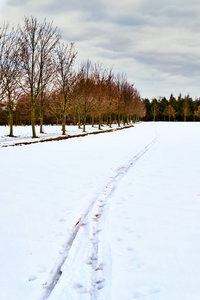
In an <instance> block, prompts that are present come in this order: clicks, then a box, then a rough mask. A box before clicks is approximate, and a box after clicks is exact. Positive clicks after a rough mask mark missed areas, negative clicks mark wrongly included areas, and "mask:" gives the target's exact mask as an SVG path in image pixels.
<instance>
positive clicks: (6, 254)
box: [0, 122, 200, 300]
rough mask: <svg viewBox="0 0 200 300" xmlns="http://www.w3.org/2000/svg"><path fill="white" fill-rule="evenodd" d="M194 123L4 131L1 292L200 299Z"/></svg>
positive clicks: (199, 146) (36, 296)
mask: <svg viewBox="0 0 200 300" xmlns="http://www.w3.org/2000/svg"><path fill="white" fill-rule="evenodd" d="M199 127H200V124H199V123H179V122H168V123H164V122H163V123H162V122H161V123H160V122H158V123H140V124H136V125H135V126H134V127H133V128H129V129H125V130H121V131H115V132H112V133H106V134H103V133H102V134H98V135H88V136H85V137H83V138H74V139H68V140H63V141H59V142H48V143H38V144H33V145H22V146H20V147H19V146H18V147H6V148H5V147H2V146H5V145H9V144H13V143H15V142H16V139H17V142H21V141H27V140H32V139H31V138H30V136H29V135H30V127H16V128H14V134H16V135H18V138H14V139H13V138H9V140H8V138H7V137H5V134H7V132H6V133H5V129H7V130H8V127H7V128H5V127H0V136H1V140H0V145H1V147H0V151H1V155H0V166H1V192H0V237H1V244H0V282H1V289H0V299H5V300H6V299H8V300H18V299H20V300H25V299H26V300H27V299H29V300H42V299H47V298H48V299H49V300H58V299H59V300H64V299H72V300H76V299H81V300H87V299H100V300H105V299H112V300H121V299H123V300H126V299H127V300H129V299H142V300H143V299H145V300H146V299H148V300H160V299H162V300H165V299H168V300H169V299H170V300H180V299H181V300H188V299H190V300H197V299H200V288H199V281H200V272H199V268H200V256H199V252H200V234H199V223H200V221H199V214H200V186H199V176H198V175H199V169H200V160H199V150H200V140H199V131H200V128H199ZM87 130H88V131H91V130H92V128H91V127H87ZM60 131H61V128H60V127H57V126H47V127H45V132H47V133H46V136H47V135H48V137H50V136H52V133H53V136H58V135H60ZM67 132H68V133H69V134H76V133H77V132H79V133H80V130H77V129H75V128H74V127H73V126H69V127H67Z"/></svg>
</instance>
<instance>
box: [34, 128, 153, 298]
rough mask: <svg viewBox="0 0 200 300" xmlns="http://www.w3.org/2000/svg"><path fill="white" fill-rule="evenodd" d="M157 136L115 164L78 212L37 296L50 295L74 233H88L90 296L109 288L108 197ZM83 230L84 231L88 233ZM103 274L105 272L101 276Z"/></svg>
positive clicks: (97, 295)
mask: <svg viewBox="0 0 200 300" xmlns="http://www.w3.org/2000/svg"><path fill="white" fill-rule="evenodd" d="M152 126H153V125H152ZM154 130H155V128H154ZM157 139H158V135H157V132H156V130H155V138H154V139H153V140H152V141H151V142H150V143H149V144H148V145H147V146H146V147H145V148H144V149H143V150H142V151H140V152H139V153H138V154H137V155H135V156H134V157H133V158H132V159H131V160H129V161H128V162H127V163H126V164H125V165H123V166H121V167H120V168H118V169H117V170H116V174H115V175H114V176H113V177H112V178H111V180H110V181H109V182H108V184H107V185H106V186H105V188H104V190H103V191H102V192H101V193H99V194H97V195H96V196H95V197H94V198H93V200H92V201H91V203H90V205H89V206H88V208H87V210H86V211H85V213H84V214H82V216H80V218H79V219H78V220H77V222H76V224H75V225H74V227H73V228H72V231H71V234H70V236H69V237H68V239H67V241H66V243H65V246H64V247H63V254H62V255H61V256H60V259H58V260H57V262H56V264H55V265H54V267H53V268H52V270H51V272H50V274H49V277H48V279H47V281H46V283H45V284H44V285H43V292H42V296H41V297H39V299H38V300H45V299H48V298H49V296H50V294H51V293H52V292H53V290H54V288H55V287H56V284H57V283H58V281H59V279H60V277H61V275H62V267H63V265H64V264H65V263H66V261H67V258H68V255H69V252H70V249H71V248H72V246H73V244H74V242H75V240H76V238H77V236H78V235H83V234H84V235H83V238H84V239H85V236H88V233H89V236H88V242H87V247H88V248H87V249H84V253H86V254H87V255H88V254H89V257H90V260H89V262H88V265H90V266H91V272H90V278H91V282H90V289H89V293H90V299H91V300H96V299H98V297H99V295H100V294H101V293H102V290H104V288H106V289H107V292H108V291H109V290H110V288H109V287H110V285H111V282H110V280H109V279H110V276H109V274H110V271H109V270H110V269H111V259H110V261H108V260H106V259H105V257H106V256H108V253H109V243H108V241H107V239H106V228H107V226H106V223H107V214H106V212H107V211H108V205H109V203H108V199H109V196H110V195H111V194H112V192H113V191H114V190H115V189H116V188H117V186H118V183H119V181H120V180H121V179H122V177H123V176H124V175H125V174H126V173H127V171H128V170H129V169H130V168H131V167H132V165H133V164H134V163H136V162H137V161H138V160H139V159H140V158H141V157H142V156H143V155H144V154H145V153H146V152H147V151H148V150H149V149H150V148H151V147H152V146H153V145H154V144H155V142H156V141H157ZM85 233H87V235H86V234H85ZM79 240H80V242H81V240H82V239H81V238H80V239H79ZM104 252H105V255H104ZM106 253H107V254H106ZM104 256H105V257H104ZM105 261H106V265H105ZM104 274H105V275H106V276H104ZM100 298H101V297H100ZM101 299H103V298H101Z"/></svg>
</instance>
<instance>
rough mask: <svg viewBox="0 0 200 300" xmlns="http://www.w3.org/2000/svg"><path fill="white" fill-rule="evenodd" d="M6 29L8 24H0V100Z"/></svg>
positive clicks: (2, 93) (6, 36) (0, 98)
mask: <svg viewBox="0 0 200 300" xmlns="http://www.w3.org/2000/svg"><path fill="white" fill-rule="evenodd" d="M8 28H9V24H8V23H2V24H0V64H1V68H0V100H2V99H3V95H4V89H3V86H2V80H3V65H4V53H5V48H6V44H7V39H8Z"/></svg>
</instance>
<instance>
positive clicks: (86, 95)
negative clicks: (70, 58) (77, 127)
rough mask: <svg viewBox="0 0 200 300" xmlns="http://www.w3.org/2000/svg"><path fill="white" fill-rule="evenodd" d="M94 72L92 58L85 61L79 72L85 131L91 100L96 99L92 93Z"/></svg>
mask: <svg viewBox="0 0 200 300" xmlns="http://www.w3.org/2000/svg"><path fill="white" fill-rule="evenodd" d="M93 74H94V66H93V65H92V63H91V61H90V60H87V61H86V62H83V63H82V65H81V69H80V72H79V84H80V88H81V90H82V114H83V132H85V125H86V119H87V115H88V113H89V111H90V109H91V102H92V100H93V99H94V97H93V95H92V87H93V82H92V76H93Z"/></svg>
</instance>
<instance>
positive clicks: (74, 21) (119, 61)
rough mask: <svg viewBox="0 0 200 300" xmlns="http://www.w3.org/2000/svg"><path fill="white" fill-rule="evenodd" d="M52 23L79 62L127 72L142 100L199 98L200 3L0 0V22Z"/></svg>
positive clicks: (192, 0)
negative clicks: (29, 18) (33, 19)
mask: <svg viewBox="0 0 200 300" xmlns="http://www.w3.org/2000/svg"><path fill="white" fill-rule="evenodd" d="M30 15H34V16H35V17H37V18H38V19H39V20H41V21H42V20H43V19H44V18H46V19H47V21H53V22H54V23H53V24H54V25H55V26H57V27H58V28H59V29H60V31H61V33H62V36H63V39H65V40H66V41H68V42H75V47H76V49H77V50H78V56H77V60H76V64H77V66H78V65H80V63H81V61H83V60H86V59H88V58H89V59H91V60H92V61H93V62H97V61H99V62H100V63H103V64H104V65H105V66H106V67H112V66H113V68H114V71H115V72H125V73H126V74H127V77H128V78H129V81H131V82H132V83H134V84H135V87H136V88H137V89H138V90H139V92H140V93H141V96H142V97H143V98H144V97H148V98H153V97H158V96H165V97H167V98H169V96H170V94H171V93H173V94H174V95H175V96H178V94H179V93H182V95H186V94H188V93H189V94H190V96H191V97H193V98H195V96H197V97H199V96H200V32H199V28H200V2H199V1H198V0H190V1H188V0H173V1H172V0H163V1H160V0H151V1H149V0H134V1H132V0H124V1H119V0H116V1H113V0H95V1H92V0H85V1H82V0H60V1H59V2H58V1H56V0H34V1H32V0H3V1H2V0H1V4H0V20H1V21H10V24H11V25H13V26H16V25H17V24H19V23H23V17H24V16H30Z"/></svg>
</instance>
